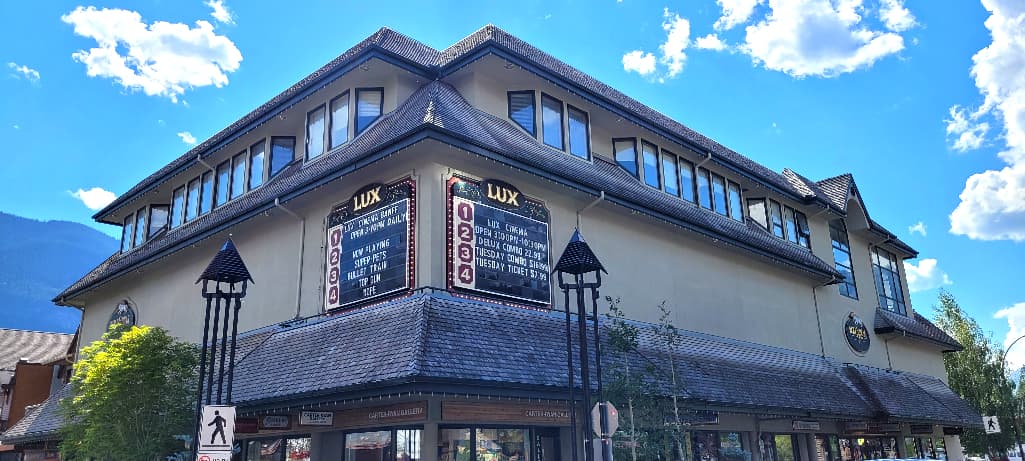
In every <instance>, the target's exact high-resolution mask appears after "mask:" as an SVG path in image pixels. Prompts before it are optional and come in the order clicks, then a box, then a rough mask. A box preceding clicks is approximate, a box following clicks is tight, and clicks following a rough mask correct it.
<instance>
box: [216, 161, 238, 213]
mask: <svg viewBox="0 0 1025 461" xmlns="http://www.w3.org/2000/svg"><path fill="white" fill-rule="evenodd" d="M232 158H233V157H228V158H227V159H225V160H224V161H223V162H221V163H218V164H217V166H215V167H214V208H213V209H215V210H216V209H218V208H220V207H222V206H224V204H226V203H228V202H230V201H231V177H232V168H231V159H232ZM222 166H223V167H224V168H225V171H227V173H228V174H227V176H226V178H225V179H227V181H222V180H221V167H222ZM222 182H223V183H225V184H226V185H225V186H224V200H223V201H219V198H220V195H221V194H220V191H221V183H222Z"/></svg>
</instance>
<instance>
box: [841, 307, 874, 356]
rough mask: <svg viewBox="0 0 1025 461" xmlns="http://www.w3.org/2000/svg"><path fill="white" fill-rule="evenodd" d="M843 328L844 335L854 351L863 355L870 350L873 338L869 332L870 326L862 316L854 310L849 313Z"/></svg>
mask: <svg viewBox="0 0 1025 461" xmlns="http://www.w3.org/2000/svg"><path fill="white" fill-rule="evenodd" d="M843 330H844V337H845V338H847V345H849V346H850V347H851V350H852V351H854V353H856V354H858V355H863V354H865V353H866V352H868V348H869V347H870V346H871V345H872V339H871V338H870V336H869V334H868V327H866V326H865V322H863V321H861V317H858V315H857V314H855V313H854V312H851V313H849V314H847V319H846V320H844V324H843Z"/></svg>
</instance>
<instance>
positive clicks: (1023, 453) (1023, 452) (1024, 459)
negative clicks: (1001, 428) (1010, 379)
mask: <svg viewBox="0 0 1025 461" xmlns="http://www.w3.org/2000/svg"><path fill="white" fill-rule="evenodd" d="M1022 338H1025V335H1022V336H1019V337H1017V338H1015V339H1014V341H1011V344H1008V345H1007V347H1005V348H1004V356H1003V358H1002V360H1001V361H1000V365H1001V369H1002V370H1003V372H1004V376H1005V377H1006V376H1007V353H1008V352H1010V351H1011V348H1012V347H1014V345H1015V344H1017V343H1018V341H1021V339H1022ZM1019 379H1020V378H1019ZM1020 385H1021V384H1020V383H1019V386H1020ZM1013 400H1014V399H1013V394H1012V401H1013ZM1011 427H1013V428H1014V444H1015V445H1017V447H1018V456H1020V458H1019V459H1020V460H1021V461H1025V449H1023V448H1022V446H1021V436H1020V435H1019V434H1018V405H1012V406H1011Z"/></svg>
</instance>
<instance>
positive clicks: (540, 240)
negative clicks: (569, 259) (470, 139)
mask: <svg viewBox="0 0 1025 461" xmlns="http://www.w3.org/2000/svg"><path fill="white" fill-rule="evenodd" d="M448 212H449V223H448V240H449V252H448V256H449V286H450V288H453V289H455V290H457V291H462V292H465V293H478V294H485V295H493V296H498V297H502V298H507V299H510V300H513V301H518V302H526V303H530V304H540V305H545V306H547V305H550V304H551V302H552V294H551V256H550V252H549V249H550V244H549V242H550V240H549V233H548V223H549V220H550V215H549V213H548V209H547V208H545V206H544V204H543V203H541V202H540V201H538V200H535V199H532V198H529V197H527V196H525V195H523V194H522V193H521V192H520V191H519V190H518V189H516V187H515V186H513V185H511V184H508V183H505V182H502V181H498V180H484V181H480V182H477V181H472V180H469V179H465V178H461V177H458V176H454V177H452V179H450V180H449V210H448Z"/></svg>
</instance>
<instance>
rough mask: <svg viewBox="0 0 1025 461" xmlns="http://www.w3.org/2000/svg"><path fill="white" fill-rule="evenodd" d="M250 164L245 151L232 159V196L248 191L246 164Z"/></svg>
mask: <svg viewBox="0 0 1025 461" xmlns="http://www.w3.org/2000/svg"><path fill="white" fill-rule="evenodd" d="M248 164H249V162H248V161H246V153H245V152H242V153H241V154H238V155H236V156H235V157H234V158H232V159H231V198H235V197H238V196H240V195H242V194H243V193H245V192H246V165H248Z"/></svg>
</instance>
